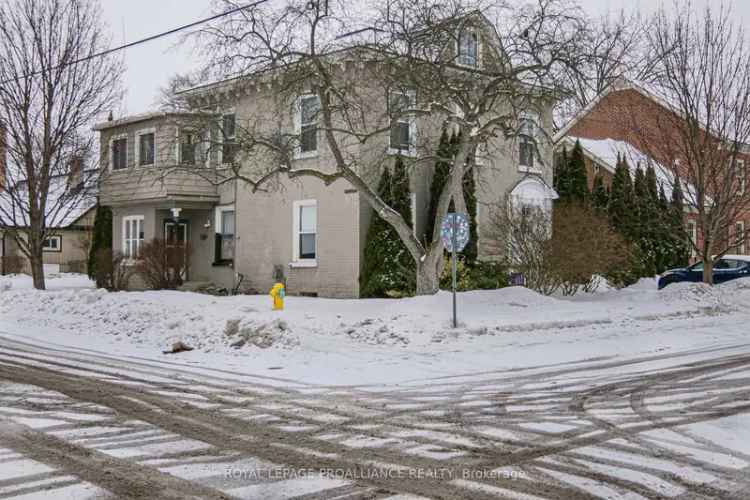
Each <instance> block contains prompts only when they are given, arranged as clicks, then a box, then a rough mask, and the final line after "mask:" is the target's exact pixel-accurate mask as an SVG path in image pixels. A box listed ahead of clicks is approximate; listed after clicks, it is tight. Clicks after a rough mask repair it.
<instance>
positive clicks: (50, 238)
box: [42, 235, 62, 253]
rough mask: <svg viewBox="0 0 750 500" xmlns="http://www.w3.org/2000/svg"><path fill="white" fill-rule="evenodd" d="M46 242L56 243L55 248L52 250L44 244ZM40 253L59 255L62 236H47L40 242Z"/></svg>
mask: <svg viewBox="0 0 750 500" xmlns="http://www.w3.org/2000/svg"><path fill="white" fill-rule="evenodd" d="M47 241H56V242H57V243H56V246H55V247H54V248H52V247H48V246H46V245H45V244H46V243H47ZM42 251H43V252H54V253H59V252H62V236H60V235H55V236H47V237H46V238H45V239H44V241H43V242H42Z"/></svg>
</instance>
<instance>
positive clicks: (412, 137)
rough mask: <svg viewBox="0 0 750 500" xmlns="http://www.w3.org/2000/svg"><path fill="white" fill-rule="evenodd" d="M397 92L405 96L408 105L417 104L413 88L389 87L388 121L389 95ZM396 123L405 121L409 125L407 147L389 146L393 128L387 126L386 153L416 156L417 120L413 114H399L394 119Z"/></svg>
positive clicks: (389, 119)
mask: <svg viewBox="0 0 750 500" xmlns="http://www.w3.org/2000/svg"><path fill="white" fill-rule="evenodd" d="M392 94H398V95H401V96H406V98H407V99H408V101H409V105H410V106H412V107H415V106H416V105H417V92H416V91H415V90H393V89H389V90H388V92H387V94H386V96H387V102H386V106H387V107H388V108H387V111H388V121H389V123H390V121H391V95H392ZM396 123H399V124H401V123H405V124H408V125H409V148H408V149H401V148H394V147H392V146H391V134H392V133H393V130H392V129H391V128H390V127H389V129H388V154H389V155H401V156H410V157H414V156H417V120H416V118H415V117H414V115H407V116H400V117H399V118H397V119H396Z"/></svg>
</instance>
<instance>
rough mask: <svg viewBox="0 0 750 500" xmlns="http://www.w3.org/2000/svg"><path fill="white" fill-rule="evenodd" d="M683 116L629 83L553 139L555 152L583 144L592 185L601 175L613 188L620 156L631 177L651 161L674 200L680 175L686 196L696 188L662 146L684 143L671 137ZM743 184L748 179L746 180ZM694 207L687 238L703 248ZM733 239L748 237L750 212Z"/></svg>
mask: <svg viewBox="0 0 750 500" xmlns="http://www.w3.org/2000/svg"><path fill="white" fill-rule="evenodd" d="M677 115H678V113H677V112H676V111H675V110H674V109H673V107H671V106H670V105H669V104H668V103H667V102H665V101H664V100H662V99H661V98H659V97H658V96H656V95H654V94H652V93H651V92H649V91H648V90H647V89H645V88H643V87H641V86H639V85H636V84H634V83H632V82H628V81H626V80H620V81H618V82H617V83H616V84H614V85H612V86H611V87H609V88H608V89H607V90H606V91H604V92H602V93H601V94H600V95H599V96H597V98H596V99H594V100H593V101H592V102H591V103H590V104H589V105H588V106H587V107H586V108H584V109H582V110H581V111H580V112H579V113H578V114H577V115H576V116H575V117H574V118H573V119H572V120H571V121H570V122H569V123H568V124H566V126H565V127H563V128H562V129H561V130H560V131H558V132H557V134H555V136H554V141H555V151H556V154H560V153H561V152H562V149H563V148H566V149H567V150H568V151H570V150H571V149H572V147H573V146H574V144H575V142H576V141H578V142H580V143H581V146H582V148H583V153H584V160H585V164H586V174H587V180H588V183H589V187H591V185H592V183H593V179H594V177H595V176H596V175H601V177H602V178H603V180H604V183H605V185H607V186H608V185H610V184H611V180H612V176H613V174H614V168H615V166H616V162H617V155H618V154H619V155H621V156H623V157H624V158H626V159H627V161H628V164H629V165H630V167H631V173H632V172H634V171H635V169H636V168H637V167H638V166H639V164H640V166H642V167H643V168H645V167H646V165H648V164H649V163H650V164H651V165H653V166H654V168H655V170H656V173H657V178H658V180H659V182H660V183H661V184H662V186H663V187H664V190H665V192H666V194H667V196H668V197H669V196H670V194H671V186H672V183H673V181H674V178H675V176H677V177H679V178H680V179H682V180H683V183H682V188H683V192H688V190H690V189H691V186H690V185H688V184H686V183H685V181H684V180H685V179H686V177H687V176H686V175H685V172H684V171H682V169H681V166H680V165H681V164H684V163H685V162H684V160H683V163H681V158H680V155H679V154H675V153H676V149H677V148H671V147H664V146H663V144H662V143H663V142H665V141H668V140H669V138H670V137H672V139H671V140H672V141H673V142H674V143H675V144H679V143H680V142H679V141H680V138H679V135H678V134H679V132H678V130H676V129H674V132H673V134H674V135H671V134H670V128H669V125H670V124H672V123H675V118H676V116H677ZM746 165H750V151H747V148H745V150H743V151H741V152H740V154H738V159H737V165H736V168H739V169H740V171H742V172H743V173H744V176H747V169H746V168H745V166H746ZM739 182H741V183H742V186H744V185H745V184H746V183H747V179H746V178H745V177H742V178H741V179H740V181H739ZM695 218H696V214H695V210H694V208H692V209H691V207H689V206H686V211H685V225H686V231H687V233H688V235H690V237H691V238H692V240H693V241H694V242H696V243H697V244H698V246H700V245H702V241H703V240H702V236H701V235H700V234H699V231H698V229H697V227H698V224H697V222H696V220H695ZM732 226H733V229H732V230H731V231H730V232H731V233H733V234H728V235H726V237H727V238H733V237H734V235H735V234H736V235H742V234H746V233H747V230H748V229H750V213H740V214H739V215H738V217H737V219H736V220H735V221H734V223H733V224H732ZM747 247H748V244H747V243H741V244H739V245H738V246H737V248H735V249H733V250H732V253H738V254H745V253H747V251H748V250H750V249H748V248H747Z"/></svg>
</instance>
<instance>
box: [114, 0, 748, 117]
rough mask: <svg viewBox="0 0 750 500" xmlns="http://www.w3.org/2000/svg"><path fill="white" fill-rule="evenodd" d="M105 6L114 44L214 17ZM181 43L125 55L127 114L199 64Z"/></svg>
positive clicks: (698, 1)
mask: <svg viewBox="0 0 750 500" xmlns="http://www.w3.org/2000/svg"><path fill="white" fill-rule="evenodd" d="M579 2H580V4H581V5H582V6H583V7H584V8H585V9H586V10H587V11H588V12H589V14H591V15H598V14H603V13H606V12H608V11H609V12H617V11H619V10H620V9H622V8H625V9H634V8H638V9H639V10H641V12H643V13H644V14H650V13H652V12H653V11H654V10H655V9H656V8H657V7H658V5H659V2H658V1H655V0H644V1H641V0H579ZM707 2H711V3H717V4H718V3H719V2H718V1H717V0H693V4H694V8H703V7H704V6H705V5H706V3H707ZM725 2H726V3H727V4H728V5H731V6H732V9H733V10H734V13H735V14H736V17H737V18H738V19H740V20H741V21H742V22H743V23H744V24H745V26H747V27H748V31H750V0H725ZM101 3H102V8H103V11H104V17H105V21H106V22H107V23H108V24H109V28H110V29H111V31H112V34H113V37H114V44H116V45H121V44H123V43H126V42H131V41H134V40H137V39H139V38H143V37H146V36H149V35H153V34H156V33H159V32H162V31H167V30H170V29H172V28H175V27H177V26H180V25H182V24H187V23H190V22H193V21H195V20H197V19H200V18H202V17H206V16H207V15H209V14H210V10H209V6H210V0H128V1H123V0H101ZM667 4H668V5H671V4H672V1H671V0H669V1H668V2H667ZM180 42H181V38H180V35H172V36H171V37H167V38H163V39H159V40H156V41H153V42H150V43H147V44H144V45H141V46H138V47H135V48H132V49H128V50H127V52H126V53H125V63H126V66H127V69H126V73H125V76H124V83H125V87H126V89H127V95H126V98H125V102H124V103H123V104H124V106H123V112H125V113H126V114H133V113H141V112H144V111H149V110H151V109H153V108H154V103H155V102H156V99H157V96H158V90H159V87H161V86H162V85H164V84H165V83H166V81H167V79H168V78H169V77H170V76H171V75H173V74H175V73H178V72H185V71H186V70H189V69H190V68H191V67H193V66H194V65H195V64H196V61H197V60H196V58H195V57H194V56H193V54H192V50H191V47H189V46H185V44H180Z"/></svg>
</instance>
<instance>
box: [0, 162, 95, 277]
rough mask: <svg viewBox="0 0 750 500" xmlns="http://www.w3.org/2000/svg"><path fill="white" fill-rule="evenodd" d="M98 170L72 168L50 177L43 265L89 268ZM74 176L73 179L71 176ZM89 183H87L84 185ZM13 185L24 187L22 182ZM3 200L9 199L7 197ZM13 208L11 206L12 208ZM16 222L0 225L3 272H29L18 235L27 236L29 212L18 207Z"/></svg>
mask: <svg viewBox="0 0 750 500" xmlns="http://www.w3.org/2000/svg"><path fill="white" fill-rule="evenodd" d="M95 174H96V172H95V171H86V172H82V171H80V170H78V171H75V170H74V171H73V172H72V174H70V176H69V175H59V176H55V177H53V178H51V179H50V192H49V195H48V201H47V203H48V213H47V224H48V226H47V227H48V228H49V229H50V230H49V235H48V237H47V238H46V239H45V241H44V266H45V270H46V271H49V272H79V273H83V272H86V260H87V258H88V249H89V244H90V241H91V232H92V229H93V225H94V214H95V212H96V207H95V205H96V196H95V192H94V189H93V188H94V187H95V182H94V181H95ZM69 178H70V179H72V180H69ZM84 184H86V185H84ZM14 189H23V183H19V185H17V186H15V187H14ZM2 202H3V203H10V200H9V199H8V198H5V199H4V200H2ZM9 212H12V210H9ZM15 213H16V220H15V221H14V222H15V224H14V225H12V226H5V227H3V226H0V257H1V258H2V260H1V261H0V272H1V273H3V274H7V273H9V272H11V271H17V270H18V269H19V266H20V271H21V272H24V273H30V266H29V263H28V260H27V259H26V257H25V256H24V254H23V253H22V251H21V249H20V248H19V243H18V241H17V240H16V238H25V233H24V231H23V229H24V228H25V227H27V224H28V221H27V215H26V214H24V213H23V211H22V210H16V211H15Z"/></svg>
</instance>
